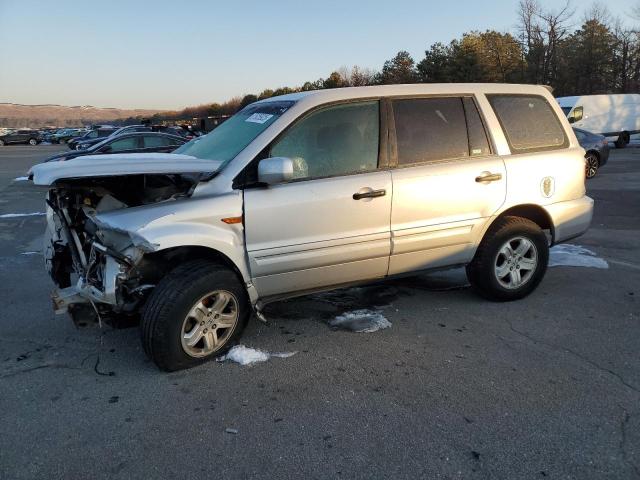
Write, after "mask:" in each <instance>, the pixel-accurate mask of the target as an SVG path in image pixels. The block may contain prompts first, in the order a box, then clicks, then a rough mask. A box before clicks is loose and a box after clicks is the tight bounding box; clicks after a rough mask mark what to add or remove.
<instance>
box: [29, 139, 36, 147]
mask: <svg viewBox="0 0 640 480" xmlns="http://www.w3.org/2000/svg"><path fill="white" fill-rule="evenodd" d="M37 144H38V140H36V139H35V138H30V139H29V145H32V146H33V145H37Z"/></svg>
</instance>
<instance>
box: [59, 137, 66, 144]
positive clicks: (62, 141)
mask: <svg viewBox="0 0 640 480" xmlns="http://www.w3.org/2000/svg"><path fill="white" fill-rule="evenodd" d="M58 143H59V144H60V145H64V144H65V143H67V141H66V140H65V139H64V138H61V139H60V140H58Z"/></svg>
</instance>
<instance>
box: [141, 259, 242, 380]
mask: <svg viewBox="0 0 640 480" xmlns="http://www.w3.org/2000/svg"><path fill="white" fill-rule="evenodd" d="M249 315H250V307H249V301H248V298H247V293H246V291H245V289H244V286H243V285H242V283H241V282H240V280H239V279H238V277H237V275H236V274H235V272H233V271H231V270H230V269H228V268H226V267H223V266H220V265H217V264H215V263H212V262H209V261H206V260H193V261H189V262H186V263H184V264H183V265H181V266H180V267H178V268H176V269H175V270H173V271H171V272H169V274H168V275H166V276H165V277H164V278H163V279H162V280H161V281H160V283H158V285H157V286H156V287H155V288H154V290H153V292H152V293H151V295H150V296H149V299H148V300H147V303H146V305H145V308H144V310H143V312H142V320H141V324H140V328H141V335H142V344H143V346H144V350H145V352H146V354H147V355H148V356H149V358H151V360H153V361H154V363H155V364H156V365H157V366H158V367H159V368H160V369H162V370H165V371H175V370H181V369H184V368H190V367H193V366H195V365H198V364H200V363H203V362H205V361H207V360H210V359H212V358H215V357H218V356H220V355H222V354H224V353H226V352H227V351H228V350H229V348H231V346H232V345H233V344H234V342H235V341H236V340H237V339H238V338H239V336H240V335H241V333H242V330H244V327H245V325H246V323H247V320H248V318H249Z"/></svg>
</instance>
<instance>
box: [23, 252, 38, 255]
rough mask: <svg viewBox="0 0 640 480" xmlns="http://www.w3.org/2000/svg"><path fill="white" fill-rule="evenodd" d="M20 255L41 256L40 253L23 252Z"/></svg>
mask: <svg viewBox="0 0 640 480" xmlns="http://www.w3.org/2000/svg"><path fill="white" fill-rule="evenodd" d="M20 255H40V252H22V253H21V254H20Z"/></svg>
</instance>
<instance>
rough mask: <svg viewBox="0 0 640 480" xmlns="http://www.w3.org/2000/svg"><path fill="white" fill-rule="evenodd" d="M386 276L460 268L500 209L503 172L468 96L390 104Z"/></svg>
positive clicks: (504, 182)
mask: <svg viewBox="0 0 640 480" xmlns="http://www.w3.org/2000/svg"><path fill="white" fill-rule="evenodd" d="M390 117H391V119H390V125H391V126H390V137H391V140H390V142H391V151H392V154H391V162H392V164H394V165H395V166H396V168H394V169H393V170H392V172H393V173H392V175H393V190H394V195H393V205H392V215H391V231H392V251H391V258H390V261H389V274H390V275H391V274H398V273H403V272H409V271H414V270H420V269H426V268H434V267H440V266H446V265H454V264H459V263H465V262H468V261H469V260H471V258H472V256H473V252H474V239H475V238H476V237H477V235H478V232H479V231H481V230H482V227H483V226H484V224H485V223H486V222H487V220H488V219H489V217H491V215H492V214H493V213H494V212H495V211H496V210H498V208H499V207H500V206H501V205H502V204H503V202H504V200H505V195H506V172H505V167H504V163H503V161H502V159H501V158H500V157H499V156H497V155H495V154H493V153H492V148H491V146H490V142H489V139H488V136H487V133H486V129H485V128H484V124H483V121H482V119H481V116H480V114H479V111H478V108H477V106H476V103H475V101H474V99H473V98H472V97H431V98H408V99H407V98H405V99H394V100H392V101H391V112H390Z"/></svg>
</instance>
